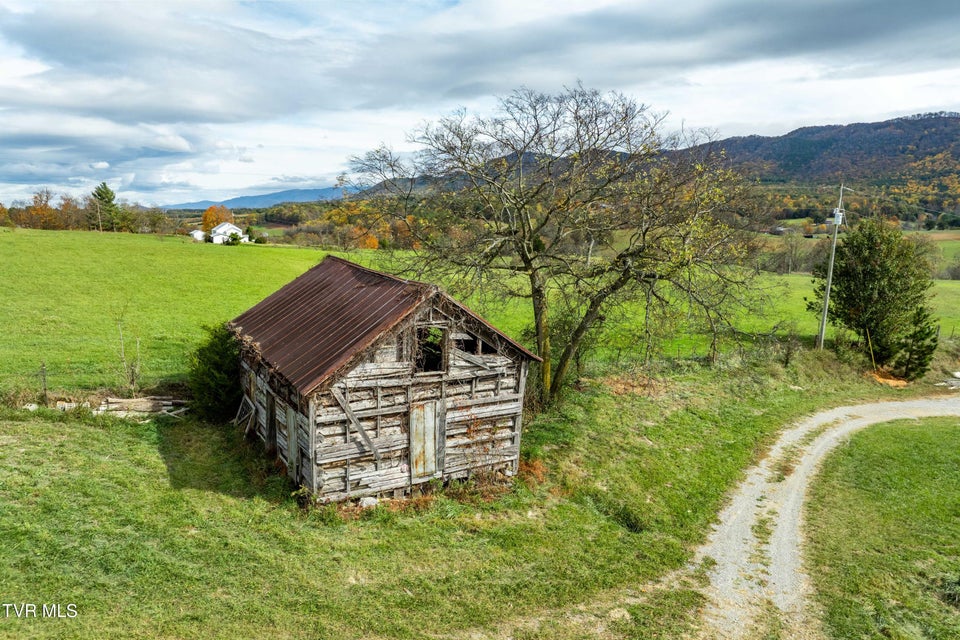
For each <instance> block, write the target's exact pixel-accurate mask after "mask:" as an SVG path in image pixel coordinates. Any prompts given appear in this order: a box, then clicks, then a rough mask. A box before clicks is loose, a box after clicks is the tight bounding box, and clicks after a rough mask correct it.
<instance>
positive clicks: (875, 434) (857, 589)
mask: <svg viewBox="0 0 960 640" xmlns="http://www.w3.org/2000/svg"><path fill="white" fill-rule="evenodd" d="M811 496H812V500H811V502H810V505H809V508H808V516H807V521H808V522H809V523H810V529H811V535H810V547H809V556H810V558H811V560H812V565H813V567H814V570H813V572H812V575H813V581H814V584H815V586H816V590H817V593H818V599H819V601H820V604H821V605H822V607H823V609H824V611H825V612H826V619H825V620H826V623H827V625H826V626H827V629H828V631H829V632H830V635H831V637H832V638H837V639H838V640H839V639H846V638H877V639H878V640H879V639H881V638H902V639H905V640H906V639H918V640H919V639H921V638H958V637H960V421H958V420H957V419H955V418H953V419H936V420H923V421H920V422H915V421H909V422H907V421H902V422H893V423H888V424H884V425H879V426H875V427H871V428H870V429H868V430H866V431H864V432H861V433H858V434H856V435H855V436H853V438H851V440H850V443H849V444H848V445H846V446H844V447H843V448H842V449H840V450H839V451H837V452H835V453H834V454H832V455H831V457H830V458H829V459H828V460H827V462H826V464H825V465H824V469H823V472H822V474H821V476H820V478H819V479H818V480H817V482H816V483H815V485H814V487H813V490H812V493H811Z"/></svg>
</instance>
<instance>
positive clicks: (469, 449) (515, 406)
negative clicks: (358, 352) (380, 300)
mask: <svg viewBox="0 0 960 640" xmlns="http://www.w3.org/2000/svg"><path fill="white" fill-rule="evenodd" d="M420 322H421V323H422V324H421V326H434V327H439V328H441V329H442V330H443V331H445V332H446V333H445V336H446V342H445V348H444V352H445V358H446V360H445V367H444V370H443V371H437V372H422V373H417V372H415V364H414V358H413V354H412V350H413V346H412V342H413V335H414V332H413V331H412V330H411V329H410V328H408V329H407V330H406V331H401V332H398V334H397V335H394V336H389V337H386V338H385V339H384V340H383V341H381V343H380V344H379V345H378V346H376V347H375V348H374V349H373V350H372V351H371V354H370V356H369V357H368V358H367V360H366V361H365V362H363V363H361V364H359V365H357V366H356V367H354V368H353V369H352V370H351V371H350V372H349V373H347V374H346V375H345V376H343V377H342V378H341V379H340V380H339V381H338V382H337V383H336V384H335V385H334V386H333V387H332V388H331V389H330V390H327V391H324V392H322V393H319V394H317V395H316V396H315V397H314V399H313V400H314V403H315V407H316V415H315V426H316V432H315V436H314V443H315V447H316V449H315V468H314V478H315V481H316V485H315V491H316V493H317V494H318V496H320V497H321V499H323V500H326V501H336V500H343V499H346V498H350V497H359V496H364V495H378V494H386V493H390V492H407V491H409V490H411V489H412V488H413V487H414V485H416V484H419V483H421V482H425V481H428V480H430V479H433V478H439V479H444V480H446V479H451V478H463V477H466V476H468V475H469V474H470V473H471V472H474V471H477V470H499V471H502V472H505V473H507V474H513V473H515V472H516V470H517V464H518V461H519V453H520V448H519V447H520V428H521V420H522V413H523V386H524V384H523V383H524V379H525V376H526V369H527V364H526V360H525V359H524V358H522V357H520V356H519V355H518V356H516V357H515V358H510V357H507V356H506V355H504V354H501V353H482V354H481V353H476V352H475V353H467V352H464V351H461V350H460V349H458V348H456V344H458V343H457V340H456V338H457V337H460V338H467V339H469V338H474V339H475V343H474V344H476V345H477V351H479V344H480V338H479V337H477V336H476V335H475V334H472V333H467V332H466V329H464V328H463V327H461V326H459V325H457V324H456V323H455V322H454V321H453V320H452V319H450V318H446V317H444V316H442V315H441V314H440V313H439V312H438V311H437V310H432V312H431V313H429V314H426V315H425V316H424V317H422V318H420ZM488 350H489V349H488ZM338 396H339V397H338ZM341 399H342V400H343V401H344V402H346V405H347V407H348V409H349V414H350V415H349V416H348V415H347V414H348V411H346V410H345V409H344V406H343V404H342V403H341ZM432 403H435V407H436V408H435V409H433V408H432V407H433V406H434V405H433V404H432ZM425 406H426V407H428V408H427V409H426V410H424V409H421V408H422V407H425ZM420 411H425V413H424V414H423V415H425V416H426V419H427V420H428V421H430V422H432V423H433V424H432V425H431V427H432V428H434V429H435V433H433V434H427V436H429V435H432V436H433V437H432V438H431V437H424V436H422V434H421V435H418V433H417V430H416V429H415V430H414V433H413V434H411V412H415V415H418V416H419V415H420V413H419V412H420ZM364 436H366V437H364ZM421 437H423V438H424V439H423V442H422V444H423V447H419V446H418V443H419V442H420V438H421ZM367 440H369V444H368V442H367ZM412 440H413V447H412V448H411V444H412ZM371 445H372V446H371ZM412 451H413V452H414V454H419V455H428V456H435V457H434V458H432V459H431V460H429V461H423V460H417V459H411V452H412ZM378 458H379V460H378ZM424 471H426V472H427V473H424ZM430 471H434V472H433V473H429V472H430Z"/></svg>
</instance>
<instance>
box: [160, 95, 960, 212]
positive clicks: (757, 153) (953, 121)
mask: <svg viewBox="0 0 960 640" xmlns="http://www.w3.org/2000/svg"><path fill="white" fill-rule="evenodd" d="M713 144H714V146H715V147H717V148H721V149H724V150H725V151H726V154H727V157H728V158H729V160H730V162H731V163H732V164H733V166H734V167H735V168H736V169H737V170H739V171H740V172H741V173H743V174H744V175H746V176H749V177H751V178H753V179H756V180H759V181H760V182H761V183H766V184H774V185H775V184H778V183H785V184H793V185H798V184H799V185H810V186H813V185H823V184H833V183H837V184H839V183H840V181H845V182H847V183H848V184H851V183H857V184H863V185H872V186H879V187H882V188H884V189H886V188H889V187H894V186H897V185H902V186H906V187H908V190H917V191H920V192H926V195H927V196H930V197H932V198H933V201H931V202H932V203H933V204H934V205H937V206H941V205H943V204H946V203H944V202H939V204H938V201H940V200H942V197H939V198H938V197H936V196H937V195H938V194H942V193H943V192H953V191H955V189H954V186H955V183H956V181H957V176H958V175H960V113H953V112H940V113H929V114H921V115H915V116H909V117H905V118H896V119H893V120H887V121H884V122H874V123H856V124H849V125H827V126H812V127H803V128H801V129H796V130H795V131H791V132H790V133H787V134H785V135H782V136H757V135H753V136H741V137H734V138H726V139H724V140H719V141H717V142H715V143H713ZM526 155H527V154H525V156H526ZM513 160H514V161H515V160H516V159H515V158H514V159H513ZM522 160H523V162H522V164H524V165H526V164H528V163H535V162H536V158H535V157H534V156H533V155H532V154H530V155H529V158H527V157H524V158H523V159H522ZM511 164H512V163H511ZM436 180H437V178H427V177H422V178H418V179H417V185H416V188H418V189H419V188H424V187H426V186H427V185H428V184H430V183H433V182H435V181H436ZM447 180H451V178H447ZM455 183H456V180H455V179H453V183H452V184H451V186H454V185H455ZM916 185H921V186H920V187H917V186H916ZM379 190H380V188H379V185H375V186H373V187H371V188H369V189H368V190H367V193H369V194H371V195H373V194H376V193H377V192H378V191H379ZM918 195H919V194H918ZM342 196H343V189H342V188H340V187H325V188H321V189H291V190H287V191H277V192H274V193H266V194H262V195H254V196H241V197H238V198H230V199H229V200H223V201H222V202H213V201H210V200H203V201H201V202H186V203H182V204H172V205H166V206H164V207H162V208H163V209H206V208H207V207H209V206H211V205H216V204H222V205H224V206H226V207H229V208H231V209H243V208H266V207H272V206H273V205H276V204H280V203H284V202H315V201H318V200H337V199H339V198H341V197H342Z"/></svg>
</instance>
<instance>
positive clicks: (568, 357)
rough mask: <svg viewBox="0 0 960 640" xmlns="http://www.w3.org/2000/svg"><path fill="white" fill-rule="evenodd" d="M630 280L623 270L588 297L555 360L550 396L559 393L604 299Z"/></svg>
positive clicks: (604, 301) (598, 315)
mask: <svg viewBox="0 0 960 640" xmlns="http://www.w3.org/2000/svg"><path fill="white" fill-rule="evenodd" d="M630 280H631V276H630V274H629V273H628V272H624V273H622V274H620V277H619V278H617V280H616V281H614V282H612V283H611V284H610V285H609V286H607V287H604V288H603V289H601V290H599V291H597V292H596V293H595V294H594V295H593V296H592V297H591V298H590V306H588V307H587V310H586V312H584V314H583V317H582V318H580V322H579V323H578V324H577V328H576V329H574V330H573V334H572V335H571V336H570V339H569V341H568V342H567V345H566V347H564V349H563V353H561V354H560V358H559V360H557V370H556V371H555V375H554V376H553V380H552V384H551V388H550V397H551V398H552V397H554V396H555V395H556V394H557V393H559V391H560V388H561V387H562V386H563V379H564V377H565V376H566V375H567V371H569V369H570V363H571V362H572V361H573V357H574V356H575V355H576V353H577V349H579V348H580V343H582V342H583V338H584V336H586V335H587V332H588V331H590V329H591V328H592V327H593V325H594V324H596V322H597V319H598V318H599V317H600V311H601V310H602V309H603V306H604V304H605V303H606V301H607V300H608V299H609V298H610V296H612V295H613V294H614V293H616V292H617V291H619V290H620V289H622V288H624V287H625V286H626V285H627V283H629V282H630Z"/></svg>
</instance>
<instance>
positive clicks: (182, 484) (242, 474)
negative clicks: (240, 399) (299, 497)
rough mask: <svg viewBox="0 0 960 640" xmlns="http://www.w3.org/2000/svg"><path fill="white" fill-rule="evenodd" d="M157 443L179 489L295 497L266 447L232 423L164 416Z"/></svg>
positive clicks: (239, 495) (272, 498)
mask: <svg viewBox="0 0 960 640" xmlns="http://www.w3.org/2000/svg"><path fill="white" fill-rule="evenodd" d="M156 428H157V447H158V450H159V452H160V456H161V457H162V458H163V461H164V463H165V464H166V467H167V477H168V478H169V481H170V486H171V487H172V488H174V489H178V490H179V489H197V490H200V491H211V492H217V493H223V494H225V495H229V496H232V497H235V498H253V497H260V498H263V499H266V500H269V501H270V502H281V501H284V500H289V499H291V498H290V493H291V491H292V490H293V487H292V486H291V484H290V482H289V481H288V479H287V478H286V477H285V476H283V475H281V474H280V472H279V471H278V470H277V469H276V468H275V467H274V465H273V464H272V462H271V461H270V460H269V459H268V458H267V456H266V454H265V453H264V451H263V447H261V446H259V443H253V442H250V441H248V440H247V439H246V438H244V436H243V434H242V433H241V431H240V429H239V428H237V427H236V426H234V425H232V424H224V425H215V424H209V423H206V422H201V421H199V420H195V419H184V420H172V419H166V418H160V419H158V420H157V423H156Z"/></svg>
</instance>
